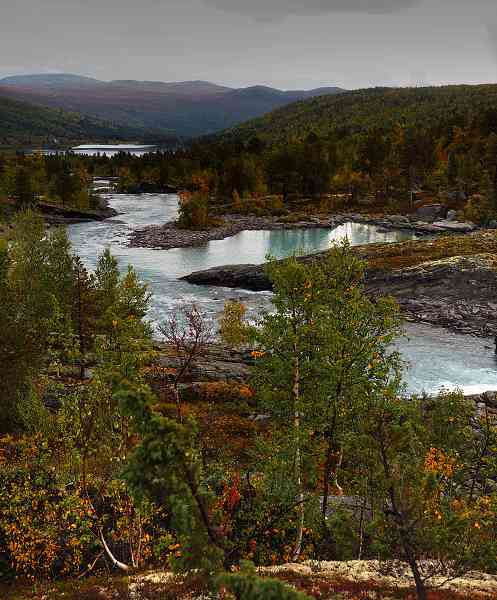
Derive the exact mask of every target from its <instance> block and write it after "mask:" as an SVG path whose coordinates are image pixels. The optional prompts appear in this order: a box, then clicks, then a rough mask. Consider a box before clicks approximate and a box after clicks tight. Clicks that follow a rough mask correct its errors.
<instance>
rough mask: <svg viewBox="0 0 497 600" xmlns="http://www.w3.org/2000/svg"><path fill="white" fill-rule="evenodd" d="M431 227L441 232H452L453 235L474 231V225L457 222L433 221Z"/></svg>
mask: <svg viewBox="0 0 497 600" xmlns="http://www.w3.org/2000/svg"><path fill="white" fill-rule="evenodd" d="M433 227H436V228H437V229H441V230H443V231H452V232H454V233H469V232H470V231H474V230H475V229H476V225H475V224H474V223H460V222H459V221H447V220H445V221H435V223H433Z"/></svg>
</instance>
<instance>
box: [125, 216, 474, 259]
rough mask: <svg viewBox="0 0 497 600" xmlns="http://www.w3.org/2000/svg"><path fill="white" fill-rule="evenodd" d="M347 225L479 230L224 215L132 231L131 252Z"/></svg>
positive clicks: (406, 219)
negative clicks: (212, 223)
mask: <svg viewBox="0 0 497 600" xmlns="http://www.w3.org/2000/svg"><path fill="white" fill-rule="evenodd" d="M344 223H363V224H366V225H376V226H378V227H381V228H384V229H398V230H399V229H400V230H405V231H411V232H414V233H416V234H418V235H420V236H423V235H436V234H440V233H469V232H471V231H474V230H475V229H477V227H476V225H474V224H473V223H461V222H458V221H454V220H450V219H447V218H446V219H439V220H437V219H436V218H430V217H429V216H426V217H424V218H423V219H422V218H421V217H420V216H418V215H412V216H404V215H387V216H385V215H381V216H374V215H373V216H372V215H364V214H357V213H344V214H337V215H332V216H319V215H316V216H311V217H309V218H307V219H305V220H299V221H295V222H291V223H290V222H286V221H282V220H281V219H280V218H278V217H256V216H253V215H248V216H243V215H233V214H229V215H225V216H224V223H223V225H221V226H219V227H213V228H211V229H203V230H192V229H180V228H178V227H177V224H176V222H175V221H169V222H167V223H164V224H163V225H148V226H147V227H143V228H140V229H136V230H135V231H133V232H132V233H131V235H130V237H129V241H128V245H129V246H130V247H132V248H156V249H161V250H171V249H173V248H188V247H192V246H200V245H202V244H206V243H207V242H211V241H214V240H223V239H225V238H228V237H232V236H234V235H236V234H238V233H240V232H242V231H261V230H266V231H274V230H294V229H334V228H335V227H338V226H339V225H343V224H344Z"/></svg>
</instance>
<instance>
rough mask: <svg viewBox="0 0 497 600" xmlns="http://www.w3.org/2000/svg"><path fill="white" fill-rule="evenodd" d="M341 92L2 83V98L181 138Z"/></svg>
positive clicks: (40, 77) (83, 81) (39, 78)
mask: <svg viewBox="0 0 497 600" xmlns="http://www.w3.org/2000/svg"><path fill="white" fill-rule="evenodd" d="M343 91H344V90H342V89H341V88H338V87H323V88H318V89H316V90H308V91H305V90H290V91H283V90H278V89H274V88H271V87H267V86H251V87H247V88H240V89H236V88H230V87H226V86H222V85H217V84H214V83H210V82H208V81H182V82H161V81H135V80H115V81H109V82H106V81H100V80H98V79H93V78H91V77H84V76H80V75H73V74H66V73H62V74H35V75H17V76H12V77H5V78H4V79H1V80H0V97H2V96H3V97H9V98H12V99H16V100H21V101H24V102H29V103H31V104H36V105H40V106H46V107H51V108H61V109H63V110H68V111H71V112H78V113H81V114H83V115H87V116H90V117H92V118H98V119H103V120H106V121H111V122H113V123H115V124H117V125H119V124H121V125H123V126H128V127H133V128H137V129H140V128H141V129H143V130H144V131H147V132H150V131H154V132H157V133H163V134H168V135H170V134H175V135H178V136H179V137H196V136H201V135H207V134H211V133H215V132H217V131H221V130H223V129H227V128H230V127H233V126H235V125H237V124H239V123H242V122H244V121H247V120H248V119H252V118H255V117H258V116H261V115H263V114H265V113H268V112H270V111H272V110H274V109H277V108H280V107H282V106H286V105H287V104H290V103H292V102H296V101H298V100H304V99H307V98H313V97H315V96H320V95H333V94H337V93H340V92H343Z"/></svg>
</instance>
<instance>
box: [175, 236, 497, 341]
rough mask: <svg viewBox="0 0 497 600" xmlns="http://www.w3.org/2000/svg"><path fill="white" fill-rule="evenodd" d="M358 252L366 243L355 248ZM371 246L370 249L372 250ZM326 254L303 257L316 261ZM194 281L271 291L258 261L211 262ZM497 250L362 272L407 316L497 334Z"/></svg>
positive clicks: (369, 287) (370, 287)
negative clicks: (392, 299)
mask: <svg viewBox="0 0 497 600" xmlns="http://www.w3.org/2000/svg"><path fill="white" fill-rule="evenodd" d="M356 251H357V252H358V254H359V255H362V254H363V251H364V253H365V252H366V248H365V247H362V248H357V249H356ZM371 252H372V250H371V248H369V249H368V253H371ZM324 254H325V253H320V254H315V255H311V256H307V257H302V258H301V259H300V260H303V261H312V260H319V259H320V258H322V257H323V256H324ZM184 279H185V280H186V281H188V282H189V283H192V284H197V285H213V286H221V287H229V288H242V289H249V290H254V291H269V290H271V282H270V281H269V279H268V278H267V276H266V274H265V272H264V267H263V266H262V265H233V266H222V267H214V268H212V269H208V270H206V271H200V272H196V273H192V274H191V275H188V276H186V277H184ZM496 290H497V254H493V253H484V252H480V253H476V254H472V255H469V256H467V255H456V256H450V257H447V258H440V259H437V260H424V261H422V262H420V263H419V264H416V265H414V266H408V267H404V268H393V269H389V268H382V269H379V268H377V267H376V268H374V269H369V270H367V272H366V291H367V293H368V294H369V295H370V296H371V297H372V298H377V297H379V296H385V295H391V296H393V297H394V298H395V299H396V300H397V302H398V303H399V305H400V307H401V309H402V311H403V314H404V316H405V317H406V319H408V320H410V321H413V322H423V323H429V324H432V325H436V326H441V327H446V328H448V329H451V330H453V331H457V332H461V333H468V334H474V335H479V336H483V337H488V336H495V335H497V294H496Z"/></svg>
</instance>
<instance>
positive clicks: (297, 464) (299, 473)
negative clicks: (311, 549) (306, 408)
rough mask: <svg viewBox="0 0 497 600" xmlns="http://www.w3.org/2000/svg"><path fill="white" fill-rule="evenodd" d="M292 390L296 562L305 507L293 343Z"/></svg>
mask: <svg viewBox="0 0 497 600" xmlns="http://www.w3.org/2000/svg"><path fill="white" fill-rule="evenodd" d="M293 353H294V355H293V388H292V396H293V409H294V418H293V426H294V429H295V439H296V444H297V445H296V448H295V479H296V482H297V488H298V496H297V500H298V502H299V520H298V525H297V541H296V543H295V549H294V551H293V557H292V558H293V560H298V559H299V557H300V553H301V551H302V536H303V532H304V516H305V506H304V490H303V483H302V456H301V451H300V364H299V356H298V348H297V343H296V342H295V343H294V345H293Z"/></svg>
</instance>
